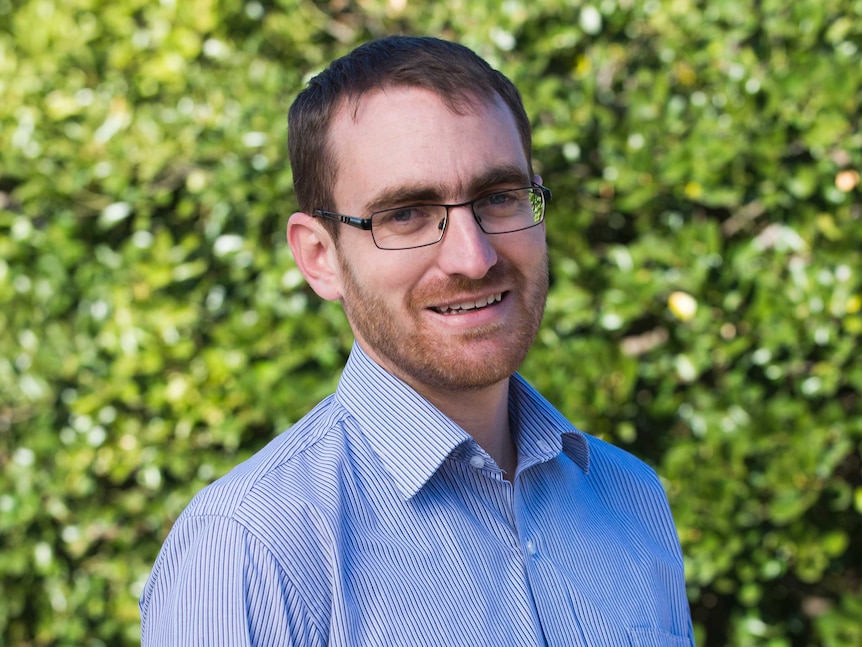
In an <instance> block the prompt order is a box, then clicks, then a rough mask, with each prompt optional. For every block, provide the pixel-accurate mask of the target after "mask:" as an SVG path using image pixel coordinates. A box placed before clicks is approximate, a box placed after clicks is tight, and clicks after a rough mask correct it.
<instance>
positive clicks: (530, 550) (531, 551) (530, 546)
mask: <svg viewBox="0 0 862 647" xmlns="http://www.w3.org/2000/svg"><path fill="white" fill-rule="evenodd" d="M524 548H525V549H526V550H527V554H528V555H535V554H536V553H537V552H538V549H537V548H536V544H535V543H533V540H532V539H528V540H527V543H526V544H524Z"/></svg>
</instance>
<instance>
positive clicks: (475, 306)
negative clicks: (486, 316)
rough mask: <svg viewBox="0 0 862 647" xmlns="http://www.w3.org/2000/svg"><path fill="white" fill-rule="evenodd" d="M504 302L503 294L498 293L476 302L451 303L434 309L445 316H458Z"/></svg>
mask: <svg viewBox="0 0 862 647" xmlns="http://www.w3.org/2000/svg"><path fill="white" fill-rule="evenodd" d="M502 300H503V294H502V293H500V292H498V293H497V294H492V295H490V296H487V297H483V298H481V299H476V300H475V301H463V302H461V303H451V304H449V305H445V306H438V307H435V308H432V310H434V311H435V312H439V313H440V314H444V315H457V314H462V313H464V312H470V311H471V310H479V309H480V308H485V307H487V306H490V305H493V304H495V303H499V302H500V301H502Z"/></svg>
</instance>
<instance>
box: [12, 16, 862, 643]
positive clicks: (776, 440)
mask: <svg viewBox="0 0 862 647" xmlns="http://www.w3.org/2000/svg"><path fill="white" fill-rule="evenodd" d="M394 32H407V33H430V34H435V35H441V36H444V37H448V38H451V39H455V40H459V41H461V42H463V43H465V44H466V45H468V46H471V47H473V48H474V49H476V50H477V51H478V52H479V53H480V54H481V55H483V56H485V57H486V58H487V59H488V60H490V61H491V62H492V63H493V64H494V65H495V66H497V67H499V68H501V69H502V70H503V71H504V72H505V73H507V74H508V75H509V76H510V77H511V78H512V79H513V80H514V81H515V82H516V83H517V84H518V85H519V87H520V88H521V89H522V91H523V93H524V96H525V101H526V103H527V107H528V111H529V112H530V114H531V115H533V116H534V124H535V143H536V146H535V164H536V167H537V170H538V171H539V172H540V173H541V174H542V175H543V177H544V180H545V182H546V184H548V185H549V186H550V187H552V189H553V190H554V201H553V203H552V205H551V207H550V211H549V215H548V235H549V240H550V245H551V253H552V288H551V293H550V296H549V303H548V313H547V317H546V321H545V324H544V326H543V329H542V331H541V333H540V337H539V340H538V342H537V344H536V346H535V348H534V350H533V351H532V352H531V354H530V356H529V358H528V360H527V363H526V365H525V366H524V370H523V372H524V374H525V375H526V376H527V377H528V378H529V379H530V380H531V381H532V382H533V383H535V384H536V385H537V386H538V387H539V388H540V389H541V390H542V391H543V392H544V393H545V394H546V395H547V396H548V398H549V399H550V400H551V401H552V402H554V403H555V404H556V405H557V406H558V407H559V408H560V409H561V410H562V411H563V412H565V413H566V414H567V415H568V416H569V417H570V418H571V419H572V420H573V421H574V422H575V423H576V424H578V425H579V426H580V427H581V428H583V429H584V430H586V431H590V432H592V433H595V434H597V435H599V436H602V437H604V438H606V439H609V440H611V441H612V442H615V443H617V444H619V445H621V446H623V447H626V448H627V449H629V450H631V451H633V452H634V453H636V454H637V455H639V456H641V457H643V458H644V459H646V460H647V461H649V462H650V463H651V464H653V465H654V466H655V467H656V469H657V470H658V471H659V473H660V474H661V476H662V478H663V479H664V483H665V486H666V488H667V492H668V495H669V497H670V501H671V504H672V506H673V509H674V514H675V516H676V519H677V522H678V527H679V533H680V538H681V541H682V545H683V549H684V551H685V554H686V559H687V580H688V585H689V592H690V598H691V603H692V610H693V616H694V619H695V623H696V631H697V636H698V644H699V645H701V646H709V647H711V646H721V645H738V646H748V645H769V646H774V647H779V646H781V647H783V646H797V645H806V646H807V645H827V646H830V647H837V646H844V645H846V646H858V645H859V644H862V621H860V618H862V593H860V590H862V589H860V582H862V416H860V389H862V363H860V361H859V349H858V346H859V339H860V335H862V276H860V273H862V262H860V258H862V256H860V253H859V250H860V249H862V201H860V196H862V190H860V186H859V172H860V170H862V128H860V114H862V109H860V102H862V65H860V60H862V51H860V49H862V2H860V1H859V0H817V1H814V0H797V1H796V2H792V3H788V2H785V1H784V0H759V1H753V0H750V1H744V0H710V1H708V2H707V1H695V0H672V1H667V2H665V1H660V0H644V1H641V0H638V1H634V0H601V1H600V2H598V1H597V2H594V3H587V2H580V1H577V0H568V1H564V0H533V1H532V2H524V1H522V0H506V1H505V2H502V3H500V2H497V1H496V0H494V1H492V0H470V1H456V0H453V1H452V2H449V3H428V6H424V5H423V4H422V3H408V2H406V0H388V1H383V0H355V1H353V0H338V1H335V0H332V1H331V2H329V3H326V2H313V1H311V0H279V1H278V2H269V1H266V2H259V1H254V0H252V1H249V2H240V1H239V0H224V1H221V2H217V1H216V0H188V1H186V0H183V1H180V0H163V1H161V2H152V1H150V0H114V1H112V2H107V1H105V2H103V1H100V0H65V1H63V2H60V1H59V0H18V1H13V0H0V483H2V490H0V492H2V493H0V555H2V559H0V628H2V633H0V645H29V646H46V645H103V644H104V645H134V644H136V643H137V642H138V640H139V639H138V613H137V596H138V594H139V592H140V590H141V587H142V585H143V582H144V581H145V579H146V577H147V574H148V571H149V568H150V566H151V564H152V562H153V560H154V558H155V555H156V552H157V550H158V548H159V546H160V545H161V542H162V540H163V538H164V536H165V534H166V533H167V531H168V529H169V528H170V526H171V523H172V521H173V520H174V519H175V518H176V516H177V514H178V513H179V512H180V511H181V510H182V508H183V507H184V506H185V504H186V503H187V502H188V500H189V499H190V497H191V496H192V495H193V493H194V492H196V491H197V490H198V489H200V488H201V487H202V486H203V485H204V484H206V483H208V482H210V481H212V480H213V479H214V478H216V477H217V476H219V475H221V474H223V473H225V472H226V471H227V470H228V469H229V468H230V467H231V466H232V465H234V464H236V463H237V462H239V461H240V460H242V459H244V458H245V457H247V456H249V455H251V454H252V453H253V452H254V451H255V450H256V449H258V448H259V447H261V446H262V445H263V444H264V443H265V442H267V440H269V439H270V438H272V437H273V435H274V434H276V433H278V432H279V431H280V430H282V429H284V428H285V427H286V426H287V425H289V424H291V422H293V421H295V420H296V419H298V418H299V417H300V416H301V415H302V414H303V413H304V412H305V411H307V410H308V409H309V408H310V407H311V406H312V405H313V404H315V403H316V402H317V401H318V400H319V399H320V398H321V397H323V396H324V395H325V394H327V393H329V392H330V391H331V390H332V389H333V388H334V385H335V383H336V380H337V377H338V373H339V368H340V366H341V365H342V363H343V361H344V358H345V356H346V353H347V352H348V350H349V347H350V343H351V336H350V332H349V330H348V329H347V326H346V322H345V320H344V317H343V316H342V314H341V312H340V310H339V309H338V307H337V306H333V305H332V304H324V303H320V302H319V300H318V299H317V298H316V297H315V296H314V295H313V294H312V293H311V292H310V291H309V290H308V289H307V288H306V286H305V285H304V283H303V281H302V278H301V276H300V274H299V273H298V271H297V270H296V268H295V266H294V264H293V261H292V259H291V256H290V253H289V250H288V249H287V246H286V244H285V243H284V234H283V231H284V227H285V223H286V219H287V216H288V215H289V214H290V213H291V211H292V210H293V208H294V207H293V199H292V193H291V180H290V169H289V168H288V166H287V162H286V155H285V141H284V140H285V131H286V122H285V115H286V111H287V108H288V106H289V104H290V101H291V99H292V97H293V96H294V95H295V93H296V92H297V91H298V90H299V89H300V88H301V87H302V85H303V83H304V81H305V80H306V79H307V78H308V77H309V76H310V75H311V74H313V73H314V72H315V71H317V70H319V69H320V68H321V67H322V66H323V65H325V64H326V62H327V61H329V60H331V59H332V58H333V57H334V56H337V55H340V54H342V53H345V52H346V51H348V50H349V49H350V48H352V47H353V46H354V45H356V44H358V43H359V42H362V41H364V40H366V39H368V38H371V37H374V36H378V35H383V34H386V33H394Z"/></svg>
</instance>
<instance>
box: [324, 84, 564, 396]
mask: <svg viewBox="0 0 862 647" xmlns="http://www.w3.org/2000/svg"><path fill="white" fill-rule="evenodd" d="M329 136H330V142H331V144H332V146H333V149H334V151H335V156H336V159H337V164H338V179H337V181H336V184H335V187H334V192H333V193H334V199H335V205H333V206H334V207H335V208H336V210H337V211H339V212H341V213H346V214H350V215H355V216H359V217H368V216H369V215H370V213H371V212H373V211H377V210H380V209H385V208H389V207H396V206H404V205H408V204H411V203H413V204H416V203H419V202H421V203H459V202H464V201H466V200H472V199H474V198H476V197H479V196H481V195H483V194H486V193H490V192H493V191H500V190H505V189H512V188H521V187H526V186H529V185H530V179H531V178H530V176H529V167H528V163H527V160H526V159H525V155H524V151H523V148H522V145H521V141H520V139H519V136H518V131H517V129H516V126H515V122H514V119H513V117H512V115H511V113H510V111H509V109H508V108H507V107H506V106H505V105H504V104H503V103H502V102H496V103H494V104H491V105H484V104H482V103H481V102H479V101H478V100H477V101H476V102H475V103H474V104H473V110H472V111H471V112H470V113H468V114H456V113H454V112H452V111H451V110H450V109H449V108H448V107H447V106H446V105H445V104H444V103H443V102H442V101H441V100H440V99H439V98H438V97H437V96H436V95H435V94H433V93H431V92H429V91H426V90H422V89H418V88H388V89H386V90H381V91H377V92H374V93H371V94H369V95H367V96H366V97H364V98H363V99H362V101H361V103H360V104H359V108H358V110H357V111H356V113H355V114H354V113H353V112H352V110H349V109H344V108H343V109H342V110H341V111H340V112H339V113H338V115H337V116H336V118H335V120H334V122H333V125H332V128H331V130H330V135H329ZM338 258H339V268H340V271H339V275H340V282H341V294H342V303H343V306H344V310H345V313H346V315H347V318H348V320H349V322H350V324H351V327H352V329H353V332H354V334H355V336H356V338H357V341H358V342H359V344H360V345H361V346H362V348H363V349H364V350H365V351H366V352H367V353H368V354H369V355H370V356H371V357H372V358H373V359H374V360H375V361H377V362H378V363H379V364H380V365H381V366H383V367H384V368H385V369H386V370H388V371H389V372H391V373H392V374H394V375H396V376H397V377H399V378H401V379H402V380H404V381H405V382H407V383H408V384H410V385H411V386H413V388H415V389H416V390H417V391H419V392H420V393H423V394H424V395H426V396H429V395H430V394H431V393H432V392H434V393H441V392H451V391H457V390H464V389H476V388H482V387H487V386H491V385H493V384H496V383H498V382H500V381H502V380H505V379H507V378H508V377H509V376H510V375H511V374H512V373H513V372H515V371H516V370H517V368H518V367H519V366H520V364H521V362H522V361H523V359H524V356H525V355H526V353H527V350H528V349H529V347H530V345H531V344H532V342H533V340H534V339H535V336H536V333H537V331H538V328H539V324H540V322H541V319H542V314H543V311H544V305H545V298H546V296H547V291H548V261H547V247H546V243H545V227H544V224H542V225H540V226H537V227H533V228H531V229H527V230H524V231H519V232H513V233H507V234H496V235H487V234H485V233H483V232H482V230H481V229H480V228H479V225H478V224H477V222H476V221H475V219H474V218H473V215H472V212H471V211H470V208H469V207H460V208H456V209H451V210H450V212H449V222H448V225H447V228H446V232H445V235H444V236H443V240H442V241H440V242H439V243H437V244H436V245H431V246H428V247H421V248H416V249H408V250H381V249H378V248H377V247H376V246H375V245H374V242H373V240H372V237H371V235H370V234H369V232H367V231H361V230H358V229H355V228H353V227H342V229H341V231H340V232H339V240H338Z"/></svg>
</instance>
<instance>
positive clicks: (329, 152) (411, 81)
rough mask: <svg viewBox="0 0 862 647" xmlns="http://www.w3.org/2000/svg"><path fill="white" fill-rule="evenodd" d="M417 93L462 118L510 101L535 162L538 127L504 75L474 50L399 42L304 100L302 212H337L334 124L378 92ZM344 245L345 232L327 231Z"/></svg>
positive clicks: (297, 149) (298, 186)
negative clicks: (477, 106)
mask: <svg viewBox="0 0 862 647" xmlns="http://www.w3.org/2000/svg"><path fill="white" fill-rule="evenodd" d="M397 87H413V88H423V89H426V90H430V91H431V92H433V93H434V94H436V95H438V96H439V97H440V98H441V99H442V100H443V101H444V103H445V104H446V105H447V106H449V108H450V109H452V110H453V111H454V112H463V111H464V110H468V109H470V106H471V104H473V103H475V100H476V99H479V100H480V101H481V102H483V103H485V104H491V103H494V102H495V101H498V100H502V101H503V103H504V104H505V105H506V106H507V107H508V109H509V110H510V111H511V113H512V116H513V117H514V120H515V124H516V126H517V129H518V134H519V136H520V139H521V145H522V147H523V150H524V155H525V157H526V159H527V162H528V163H529V161H530V156H531V148H532V141H531V130H530V121H529V118H528V117H527V114H526V112H525V111H524V106H523V103H522V101H521V95H520V93H519V92H518V90H517V88H516V87H515V86H514V85H513V84H512V82H511V81H509V79H507V78H506V77H505V76H504V75H503V74H501V73H500V72H498V71H497V70H494V69H493V68H492V67H491V66H490V65H488V63H487V62H486V61H484V60H483V59H481V58H480V57H479V56H477V55H476V54H475V53H474V52H473V51H472V50H470V49H468V48H466V47H464V46H463V45H459V44H457V43H452V42H449V41H444V40H440V39H437V38H431V37H412V36H391V37H388V38H382V39H379V40H374V41H371V42H369V43H366V44H364V45H361V46H360V47H357V48H356V49H355V50H353V51H352V52H350V53H349V54H347V55H346V56H344V57H342V58H340V59H338V60H336V61H334V62H333V63H332V64H331V65H330V66H329V67H328V68H326V69H325V70H324V71H323V72H321V73H320V74H318V75H317V76H315V77H314V78H313V79H311V81H310V82H309V84H308V87H307V88H305V89H304V90H303V91H302V92H301V93H300V94H299V95H298V96H297V98H296V100H295V101H294V103H293V105H292V106H291V108H290V113H289V116H288V148H289V152H290V164H291V167H292V169H293V183H294V191H295V193H296V199H297V202H298V203H299V208H300V210H302V211H304V212H306V213H311V212H312V210H313V209H335V208H337V205H335V204H334V203H333V198H332V186H333V185H334V184H335V180H336V177H337V174H338V171H339V160H338V159H337V158H336V155H335V152H334V150H333V146H334V144H335V142H332V141H330V133H331V124H332V120H333V117H334V116H335V115H336V114H337V113H338V112H339V111H340V110H341V109H342V108H349V109H350V110H351V111H355V109H356V107H357V105H358V103H359V102H360V101H361V99H362V98H363V97H364V96H365V95H367V94H368V93H370V92H373V91H375V90H381V89H385V88H397ZM326 226H327V227H328V229H329V230H330V233H331V234H332V235H333V236H334V237H337V232H338V226H337V224H335V223H328V224H327V225H326Z"/></svg>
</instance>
